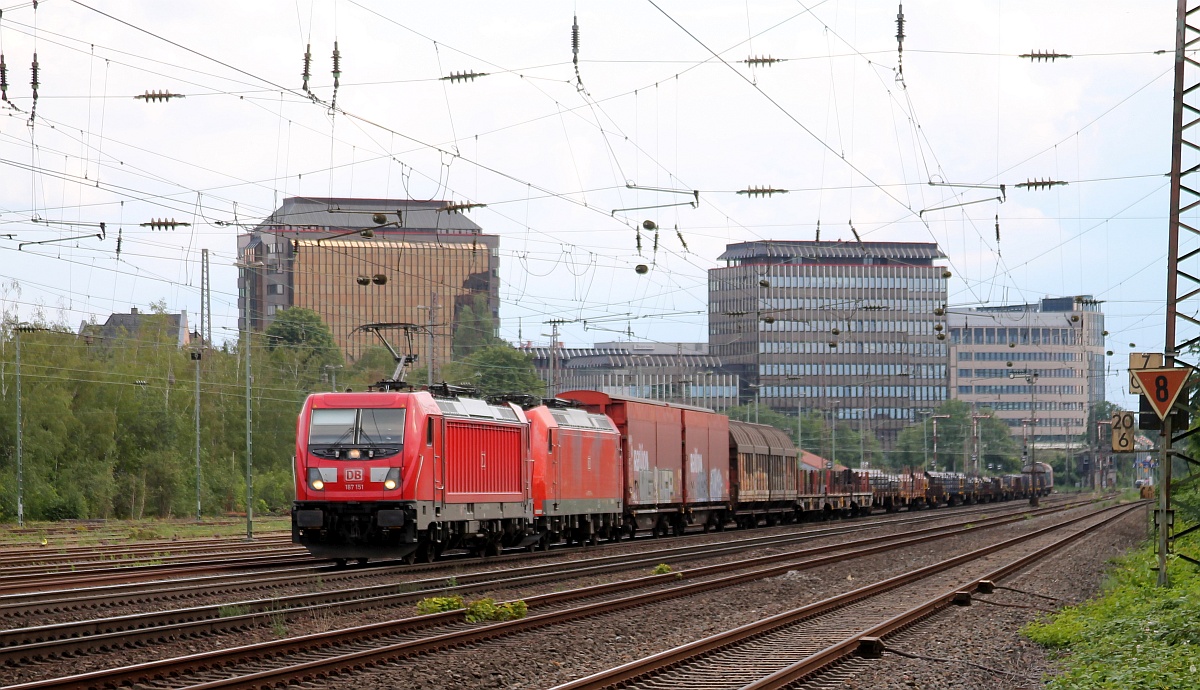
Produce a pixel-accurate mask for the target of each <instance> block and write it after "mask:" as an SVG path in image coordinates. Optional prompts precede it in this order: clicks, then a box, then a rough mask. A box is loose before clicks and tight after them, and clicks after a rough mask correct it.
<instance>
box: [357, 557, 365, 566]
mask: <svg viewBox="0 0 1200 690" xmlns="http://www.w3.org/2000/svg"><path fill="white" fill-rule="evenodd" d="M358 564H359V565H360V566H363V565H366V564H367V559H365V558H360V559H358Z"/></svg>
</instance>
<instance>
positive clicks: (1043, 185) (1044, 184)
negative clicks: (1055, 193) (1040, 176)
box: [1013, 179, 1067, 190]
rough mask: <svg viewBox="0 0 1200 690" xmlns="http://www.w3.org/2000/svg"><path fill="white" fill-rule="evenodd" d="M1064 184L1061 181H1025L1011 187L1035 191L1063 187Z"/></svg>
mask: <svg viewBox="0 0 1200 690" xmlns="http://www.w3.org/2000/svg"><path fill="white" fill-rule="evenodd" d="M1066 184H1067V183H1066V182H1064V181H1063V180H1049V179H1047V180H1026V181H1025V182H1018V183H1017V184H1015V185H1013V186H1014V187H1016V188H1017V189H1025V190H1035V189H1049V188H1050V187H1065V186H1066Z"/></svg>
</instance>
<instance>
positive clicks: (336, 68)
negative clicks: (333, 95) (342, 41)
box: [333, 41, 342, 89]
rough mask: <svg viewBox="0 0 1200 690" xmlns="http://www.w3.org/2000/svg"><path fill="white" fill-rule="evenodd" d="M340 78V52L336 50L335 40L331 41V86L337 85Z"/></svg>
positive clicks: (335, 86)
mask: <svg viewBox="0 0 1200 690" xmlns="http://www.w3.org/2000/svg"><path fill="white" fill-rule="evenodd" d="M341 78H342V53H341V51H339V50H338V44H337V41H334V42H333V88H335V89H336V88H337V87H338V86H339V80H340V79H341Z"/></svg>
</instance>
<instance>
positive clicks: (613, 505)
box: [525, 401, 622, 548]
mask: <svg viewBox="0 0 1200 690" xmlns="http://www.w3.org/2000/svg"><path fill="white" fill-rule="evenodd" d="M550 402H552V403H554V402H556V401H550ZM557 402H561V401H557ZM525 415H526V416H527V417H528V418H529V422H530V438H529V444H530V451H531V452H530V454H531V456H532V460H533V518H534V523H535V524H534V526H535V529H536V531H537V532H538V533H539V534H541V535H543V536H542V539H541V544H542V547H543V548H548V547H549V546H550V544H552V543H554V542H557V541H560V540H564V539H565V540H567V541H576V542H580V543H582V542H584V541H589V542H591V543H593V544H594V543H595V542H596V541H597V540H598V539H611V540H615V539H616V538H617V536H618V532H619V530H620V528H621V508H622V502H621V494H622V491H621V488H622V483H621V479H622V478H621V435H620V433H618V431H617V428H616V426H615V425H614V424H613V423H612V420H611V419H609V418H608V417H606V416H604V415H602V414H596V413H593V412H588V411H587V410H583V409H578V408H571V407H564V406H560V405H556V406H555V407H553V408H551V407H547V406H546V405H540V406H538V407H534V408H532V409H528V410H526V411H525Z"/></svg>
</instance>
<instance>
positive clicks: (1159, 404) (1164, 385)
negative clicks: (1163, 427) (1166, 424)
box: [1133, 367, 1191, 419]
mask: <svg viewBox="0 0 1200 690" xmlns="http://www.w3.org/2000/svg"><path fill="white" fill-rule="evenodd" d="M1190 373H1191V369H1188V368H1186V367H1168V368H1164V369H1142V370H1140V371H1135V372H1133V374H1134V375H1135V376H1136V377H1137V379H1138V383H1140V384H1141V385H1142V395H1144V396H1146V400H1147V401H1148V402H1149V403H1150V406H1151V407H1153V408H1154V412H1155V413H1156V414H1157V415H1158V418H1159V419H1164V418H1165V417H1166V416H1167V412H1169V411H1170V410H1171V406H1172V405H1174V404H1175V401H1176V400H1177V399H1178V398H1179V393H1180V391H1182V390H1183V384H1184V383H1185V382H1186V381H1187V379H1188V374H1190Z"/></svg>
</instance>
